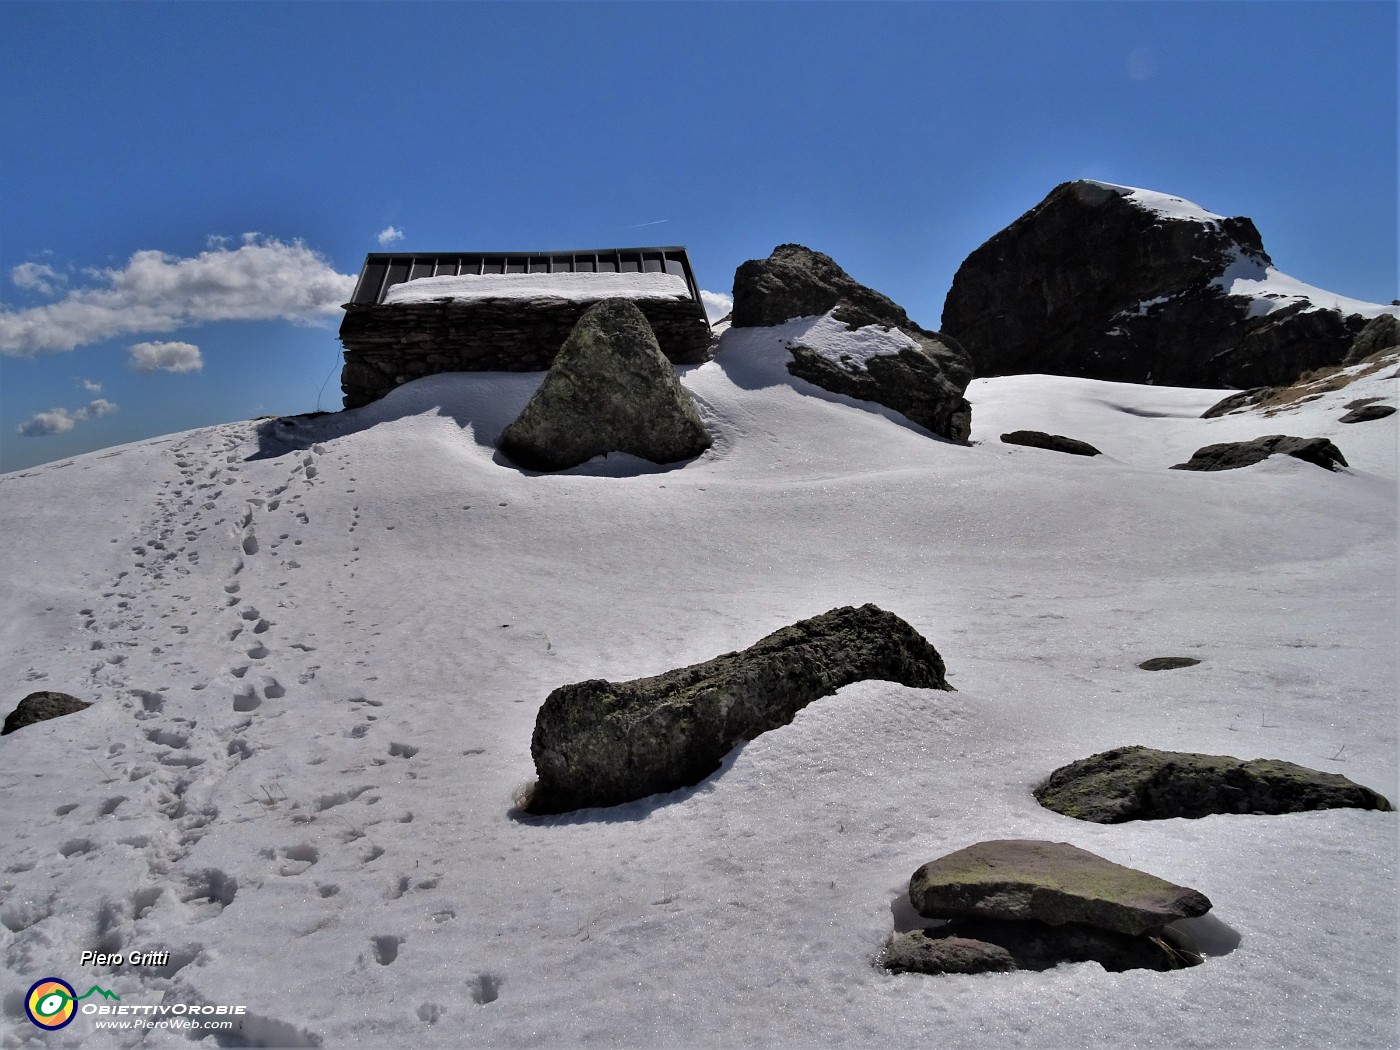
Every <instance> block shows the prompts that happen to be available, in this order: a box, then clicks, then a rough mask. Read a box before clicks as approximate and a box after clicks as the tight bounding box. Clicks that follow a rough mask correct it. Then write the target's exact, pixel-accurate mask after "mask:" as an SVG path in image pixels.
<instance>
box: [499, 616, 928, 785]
mask: <svg viewBox="0 0 1400 1050" xmlns="http://www.w3.org/2000/svg"><path fill="white" fill-rule="evenodd" d="M944 673H945V672H944V666H943V659H942V657H940V656H939V655H938V651H937V650H936V649H934V647H933V646H932V645H930V644H929V643H928V642H927V641H926V640H925V639H924V638H923V637H922V636H921V635H920V634H919V632H918V631H916V630H914V628H913V627H911V626H909V624H907V623H905V622H904V621H903V620H901V619H900V618H899V617H898V616H895V615H894V614H893V613H889V612H886V611H884V610H883V609H879V608H877V607H876V606H874V605H863V606H861V607H860V608H853V607H850V606H847V607H845V608H841V609H833V610H831V611H830V612H828V613H823V614H822V615H821V616H814V617H812V618H810V619H807V620H799V621H798V622H797V623H794V624H792V625H791V626H788V627H784V628H783V629H782V630H780V631H776V632H774V633H773V634H770V635H768V636H767V637H766V638H763V639H760V640H759V641H758V642H756V643H754V644H753V645H752V646H750V647H749V648H747V649H744V650H742V651H741V652H736V653H726V654H725V655H723V656H717V657H715V658H714V659H713V660H707V661H705V662H704V663H699V664H693V665H691V666H689V667H682V668H678V669H676V670H673V671H667V672H666V673H665V674H661V675H657V676H655V677H653V678H639V679H636V680H634V681H630V682H607V681H603V680H601V679H593V680H591V681H587V682H575V683H573V684H571V685H564V686H560V687H559V688H558V689H556V690H554V691H553V692H552V693H550V694H549V696H548V697H547V698H546V699H545V702H544V706H543V707H541V708H540V712H539V714H538V716H537V717H536V719H535V733H534V738H533V740H532V742H531V746H530V750H531V753H532V755H533V756H534V760H535V769H536V771H537V772H538V774H539V780H538V783H537V784H536V785H535V789H534V791H533V793H532V794H531V797H530V799H529V801H528V802H527V803H526V808H527V809H528V810H529V811H530V812H532V813H560V812H564V811H566V810H572V809H581V808H583V807H585V806H614V805H617V804H619V803H622V802H631V801H634V800H636V799H639V798H645V797H646V796H647V795H652V794H655V793H657V792H660V791H674V790H675V789H676V788H681V787H687V786H689V785H691V784H697V783H699V782H700V781H701V780H703V779H704V778H705V777H707V776H709V775H710V774H711V773H713V772H714V771H715V770H716V769H718V768H719V765H720V761H721V760H722V759H723V758H724V756H725V755H726V754H727V753H728V752H729V751H730V750H731V749H732V748H734V747H735V746H736V745H738V744H740V743H742V742H743V741H745V740H752V739H753V738H754V737H756V736H758V735H759V734H760V733H763V732H766V731H767V730H769V729H776V728H777V727H778V726H782V725H787V724H788V723H789V722H791V721H792V719H793V717H794V716H795V715H796V714H797V712H798V711H800V710H801V709H802V708H804V707H806V706H807V705H808V704H809V703H811V702H812V701H813V700H816V699H818V698H820V697H823V696H830V695H831V694H832V693H834V692H836V690H838V689H840V688H841V687H842V686H845V685H850V684H851V683H852V682H859V681H863V680H865V679H868V678H876V679H882V680H884V681H892V682H899V683H901V684H903V685H907V686H913V687H915V688H922V689H951V688H952V687H951V686H949V685H948V683H947V681H946V679H945V678H944Z"/></svg>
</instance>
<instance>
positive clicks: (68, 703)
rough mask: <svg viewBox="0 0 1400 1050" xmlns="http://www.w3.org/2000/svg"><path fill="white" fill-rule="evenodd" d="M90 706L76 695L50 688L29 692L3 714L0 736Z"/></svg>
mask: <svg viewBox="0 0 1400 1050" xmlns="http://www.w3.org/2000/svg"><path fill="white" fill-rule="evenodd" d="M91 706H92V705H91V704H89V703H85V702H83V701H82V700H79V699H78V698H77V697H76V696H69V695H68V694H67V693H55V692H52V691H50V690H43V691H41V692H38V693H30V694H29V695H28V696H26V697H25V698H24V699H23V700H21V701H20V702H19V705H18V706H17V707H16V708H15V709H14V710H13V711H11V712H10V713H9V714H8V715H6V716H5V727H4V728H3V729H0V736H4V735H5V734H6V733H13V732H14V731H15V730H16V729H23V728H24V727H25V726H32V725H33V724H34V723H35V722H47V721H48V720H49V719H50V718H60V717H62V716H63V715H71V714H76V713H77V712H79V711H82V710H83V709H85V708H88V707H91Z"/></svg>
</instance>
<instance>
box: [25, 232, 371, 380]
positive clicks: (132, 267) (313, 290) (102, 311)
mask: <svg viewBox="0 0 1400 1050" xmlns="http://www.w3.org/2000/svg"><path fill="white" fill-rule="evenodd" d="M243 241H244V243H243V245H242V246H241V247H239V248H236V249H234V250H232V251H230V250H228V249H227V248H225V247H212V248H210V249H209V250H208V251H205V252H201V253H200V254H199V255H197V256H195V257H194V258H189V259H185V258H180V257H178V256H173V255H167V254H166V253H165V252H160V251H140V252H137V253H136V254H134V255H133V256H132V257H131V258H130V259H129V260H127V263H126V265H125V266H124V267H122V268H121V269H119V270H93V271H89V273H90V274H91V276H92V277H93V278H94V279H95V280H96V281H98V282H99V286H98V287H93V288H78V289H74V290H72V291H70V292H69V293H68V295H67V296H66V297H65V298H63V299H61V300H59V301H58V302H56V303H50V304H49V305H47V306H37V307H34V308H32V309H29V310H6V311H0V353H5V354H10V355H13V356H19V357H32V356H33V355H35V354H42V353H54V352H58V351H63V350H72V349H73V348H74V347H76V346H83V345H86V344H88V343H96V342H101V341H102V340H104V339H111V338H112V337H114V336H119V335H126V334H128V333H135V332H169V331H173V330H174V329H176V328H183V327H188V326H190V325H197V324H203V323H206V322H210V321H265V320H272V319H275V318H280V319H282V320H287V321H296V322H303V323H311V322H314V321H315V320H316V319H317V318H319V317H322V316H325V315H328V314H334V313H336V312H337V311H338V310H339V309H340V306H341V304H342V303H344V302H345V301H346V300H347V299H349V298H350V296H351V294H352V293H353V292H354V289H355V277H354V276H353V275H351V274H342V273H337V272H336V271H335V269H334V268H333V267H332V266H331V265H330V263H329V262H327V261H326V259H325V258H323V257H322V256H321V255H319V254H318V253H316V252H314V251H312V250H311V249H310V248H308V247H307V246H306V245H305V244H303V243H302V242H301V241H279V240H276V239H274V238H266V237H262V236H260V235H259V234H244V235H243Z"/></svg>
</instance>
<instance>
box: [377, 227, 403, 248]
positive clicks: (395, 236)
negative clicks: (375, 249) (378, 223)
mask: <svg viewBox="0 0 1400 1050" xmlns="http://www.w3.org/2000/svg"><path fill="white" fill-rule="evenodd" d="M377 236H378V238H379V244H380V247H382V248H387V247H389V245H391V244H394V243H395V242H397V241H401V240H403V230H401V229H399V228H398V227H397V226H385V227H384V229H382V230H380V231H379V233H378V234H377Z"/></svg>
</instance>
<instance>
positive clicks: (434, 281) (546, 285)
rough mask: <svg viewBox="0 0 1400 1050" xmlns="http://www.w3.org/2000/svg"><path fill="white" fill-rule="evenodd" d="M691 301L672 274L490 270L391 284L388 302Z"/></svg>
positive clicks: (682, 280)
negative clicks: (550, 299)
mask: <svg viewBox="0 0 1400 1050" xmlns="http://www.w3.org/2000/svg"><path fill="white" fill-rule="evenodd" d="M543 298H556V299H576V300H587V301H592V300H594V299H621V298H626V299H688V298H690V288H689V286H688V285H687V284H686V283H685V278H684V277H679V276H677V275H676V274H672V273H488V274H481V275H474V274H468V275H465V276H462V277H420V278H418V279H417V280H416V281H405V282H403V283H402V284H396V285H394V287H392V288H390V289H389V291H388V292H386V293H385V295H384V302H385V303H386V304H388V303H426V302H432V301H434V300H437V299H543Z"/></svg>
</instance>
